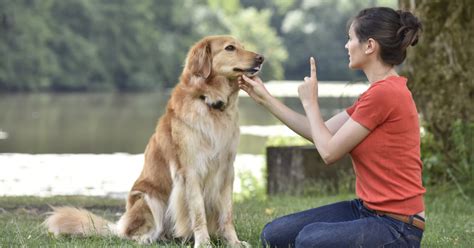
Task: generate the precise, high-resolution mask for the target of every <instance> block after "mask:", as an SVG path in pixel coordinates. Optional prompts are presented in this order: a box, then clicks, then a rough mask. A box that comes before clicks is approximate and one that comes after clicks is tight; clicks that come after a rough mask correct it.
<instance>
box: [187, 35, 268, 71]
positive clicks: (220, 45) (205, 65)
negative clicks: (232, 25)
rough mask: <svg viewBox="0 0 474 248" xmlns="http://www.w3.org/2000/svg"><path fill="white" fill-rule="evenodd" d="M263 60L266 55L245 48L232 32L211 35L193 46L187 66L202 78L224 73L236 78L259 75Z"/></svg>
mask: <svg viewBox="0 0 474 248" xmlns="http://www.w3.org/2000/svg"><path fill="white" fill-rule="evenodd" d="M263 61H264V58H263V56H262V55H260V54H257V53H254V52H251V51H248V50H245V48H244V47H243V45H242V44H241V43H240V42H239V41H238V40H237V39H235V38H234V37H232V36H209V37H206V38H204V39H202V40H201V41H199V42H198V43H196V44H195V45H194V46H193V48H191V50H190V51H189V53H188V56H187V58H186V66H185V69H187V70H188V71H189V72H190V73H191V74H192V75H195V76H199V77H202V78H209V77H211V76H223V77H226V78H228V79H233V78H237V77H238V76H241V75H243V74H245V75H247V76H254V75H256V74H257V73H258V72H259V71H260V70H261V68H262V64H263Z"/></svg>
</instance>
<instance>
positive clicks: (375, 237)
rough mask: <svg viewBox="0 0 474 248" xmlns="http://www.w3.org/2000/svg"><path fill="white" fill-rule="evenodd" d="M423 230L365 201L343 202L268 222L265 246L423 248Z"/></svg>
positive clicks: (264, 233)
mask: <svg viewBox="0 0 474 248" xmlns="http://www.w3.org/2000/svg"><path fill="white" fill-rule="evenodd" d="M422 237H423V231H422V230H420V229H418V228H416V227H414V226H412V225H409V224H406V223H404V222H401V221H398V220H395V219H392V218H390V217H388V216H379V215H377V214H375V213H374V212H373V211H372V210H369V209H367V208H365V207H364V206H363V204H362V201H361V200H358V199H356V200H352V201H343V202H338V203H334V204H330V205H326V206H322V207H318V208H313V209H310V210H306V211H303V212H299V213H294V214H290V215H287V216H283V217H280V218H277V219H275V220H273V221H272V222H270V223H268V224H267V225H266V226H265V227H264V228H263V231H262V235H261V240H262V244H263V246H264V247H280V248H282V247H283V248H287V247H301V248H309V247H420V242H421V238H422Z"/></svg>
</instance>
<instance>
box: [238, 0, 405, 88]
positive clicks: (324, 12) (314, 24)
mask: <svg viewBox="0 0 474 248" xmlns="http://www.w3.org/2000/svg"><path fill="white" fill-rule="evenodd" d="M241 2H242V5H244V6H247V7H249V6H255V7H257V8H259V9H268V10H270V11H271V12H272V14H273V15H272V17H271V24H272V26H273V27H275V29H276V30H277V32H278V35H279V36H281V37H282V40H283V41H284V45H285V47H286V48H287V50H288V59H287V60H286V61H285V63H284V64H283V67H284V68H285V76H284V78H285V79H291V80H302V78H303V77H304V76H305V75H308V73H309V72H308V69H309V63H308V59H309V57H310V56H315V57H316V59H317V60H318V61H320V62H319V63H318V78H319V79H320V80H351V81H357V80H364V81H365V80H366V79H365V78H363V75H362V74H361V73H360V72H355V71H351V70H349V68H348V67H347V63H348V60H347V51H346V49H345V48H344V46H345V43H346V40H347V38H346V37H347V22H348V21H349V20H350V19H351V17H352V16H355V15H356V14H357V12H358V11H359V10H360V9H362V8H367V7H372V6H390V7H396V1H390V0H388V1H380V0H379V1H377V0H370V1H367V0H355V1H354V0H335V1H304V0H286V1H285V0H279V1H265V0H261V1H250V0H242V1H241Z"/></svg>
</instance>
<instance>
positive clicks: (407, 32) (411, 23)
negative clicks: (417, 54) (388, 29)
mask: <svg viewBox="0 0 474 248" xmlns="http://www.w3.org/2000/svg"><path fill="white" fill-rule="evenodd" d="M397 12H398V14H399V15H400V28H399V29H398V31H397V37H398V38H399V39H400V40H401V46H402V48H404V49H406V48H407V47H408V46H410V45H411V46H414V45H416V43H418V35H419V32H420V31H421V30H422V28H423V27H422V25H421V22H420V20H418V18H417V17H416V16H414V15H413V14H412V13H410V12H409V11H403V10H398V11H397Z"/></svg>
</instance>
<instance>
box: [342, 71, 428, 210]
mask: <svg viewBox="0 0 474 248" xmlns="http://www.w3.org/2000/svg"><path fill="white" fill-rule="evenodd" d="M406 82H407V79H406V78H404V77H397V76H391V77H388V78H386V79H384V80H380V81H377V82H374V83H372V85H371V86H370V87H369V89H367V91H365V92H364V93H362V94H361V95H360V97H359V99H357V101H356V102H355V103H354V104H353V105H352V106H351V107H349V108H347V109H346V111H347V113H348V114H349V115H350V116H351V118H352V119H353V120H354V121H356V122H357V123H359V124H361V125H362V126H364V127H366V128H368V129H369V130H370V133H369V135H368V136H367V137H366V138H365V139H364V140H363V141H362V142H361V143H359V144H358V145H357V146H356V147H355V148H354V149H353V150H352V151H351V152H350V154H351V156H352V162H353V166H354V171H355V174H356V194H357V196H358V197H359V198H360V199H362V200H363V201H364V202H366V203H367V205H368V206H369V208H372V209H375V210H381V211H386V212H392V213H398V214H405V215H413V214H416V213H418V212H421V211H423V210H424V202H423V194H424V193H425V191H426V190H425V188H423V185H422V181H421V171H422V162H421V159H420V126H419V121H418V113H417V111H416V106H415V102H414V101H413V98H412V95H411V92H410V90H409V89H408V88H407V86H406Z"/></svg>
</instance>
